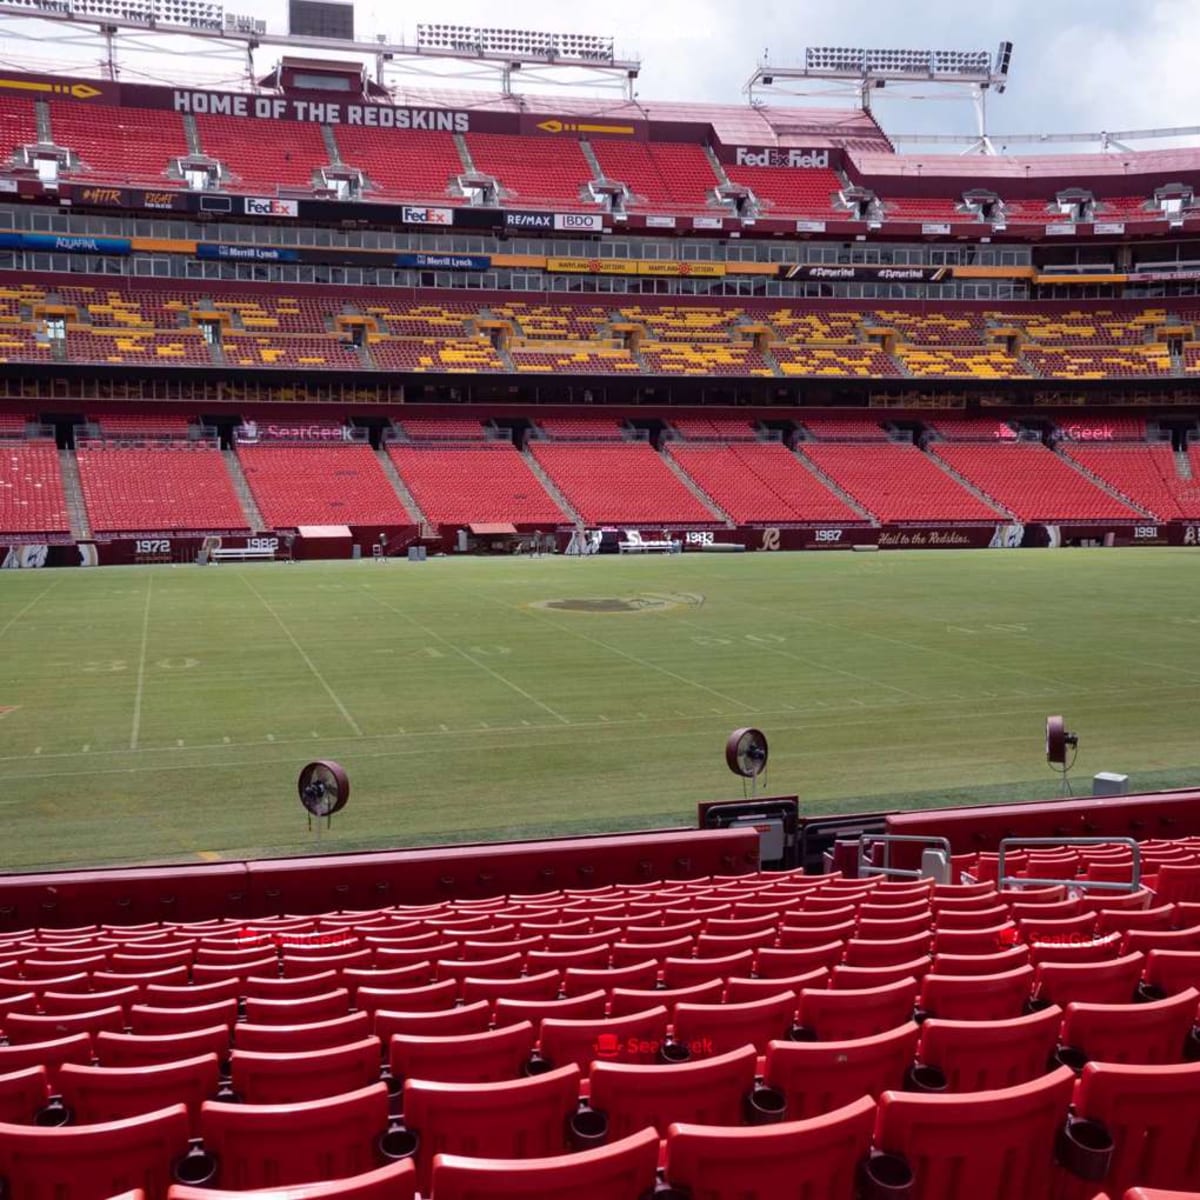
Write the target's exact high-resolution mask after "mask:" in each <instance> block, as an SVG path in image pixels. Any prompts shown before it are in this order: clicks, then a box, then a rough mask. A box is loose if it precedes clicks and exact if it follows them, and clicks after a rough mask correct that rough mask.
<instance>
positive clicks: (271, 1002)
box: [246, 988, 350, 1025]
mask: <svg viewBox="0 0 1200 1200" xmlns="http://www.w3.org/2000/svg"><path fill="white" fill-rule="evenodd" d="M349 1011H350V993H349V992H348V991H346V989H345V988H335V989H334V990H333V991H331V992H322V993H321V994H320V995H318V996H299V997H295V998H293V999H263V998H262V997H259V996H249V995H248V996H247V997H246V1020H247V1021H248V1022H250V1023H251V1024H254V1025H311V1024H313V1023H314V1022H317V1021H329V1020H332V1019H333V1018H334V1017H344V1016H345V1015H346V1014H347V1013H348V1012H349Z"/></svg>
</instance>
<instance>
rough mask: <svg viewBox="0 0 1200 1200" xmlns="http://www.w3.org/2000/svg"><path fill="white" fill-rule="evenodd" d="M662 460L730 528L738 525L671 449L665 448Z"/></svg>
mask: <svg viewBox="0 0 1200 1200" xmlns="http://www.w3.org/2000/svg"><path fill="white" fill-rule="evenodd" d="M662 460H663V462H665V463H666V464H667V466H668V467H670V468H671V470H672V471H673V472H674V473H675V476H676V478H678V480H679V482H680V483H682V484H683V486H684V487H685V488H687V490H688V491H689V492H691V493H692V495H693V496H695V497H696V499H697V500H699V501H700V503H701V504H704V505H706V506H707V507H709V508H711V509H712V510H713V512H714V513H716V514H717V516H719V517H720V518H721V520H722V521H724V522H725V524H726V526H727V527H728V528H730V529H733V528H735V527H736V525H737V522H736V521H735V520H734V519H733V518H732V517H731V516H730V515H729V514H728V513H727V512H726V511H725V510H724V509H723V508H722V507H721V506H720V505H719V504H718V503H717V502H716V501H715V500H714V499H713V498H712V497H711V496H710V495H709V494H708V493H707V492H706V491H705V490H704V489H703V488H702V487H701V486H700V485H699V484H698V483H697V482H696V481H695V480H694V479H693V478H692V477H691V476H690V475H689V474H688V473H687V472H686V471H685V470H684V469H683V467H682V466H680V464H679V463H678V462H676V461H675V456H674V455H673V454H672V453H671V451H670V449H668V448H664V449H663V452H662Z"/></svg>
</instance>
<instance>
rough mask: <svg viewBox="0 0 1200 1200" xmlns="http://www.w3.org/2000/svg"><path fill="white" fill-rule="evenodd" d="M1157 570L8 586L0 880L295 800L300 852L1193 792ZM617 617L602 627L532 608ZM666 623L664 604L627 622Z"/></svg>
mask: <svg viewBox="0 0 1200 1200" xmlns="http://www.w3.org/2000/svg"><path fill="white" fill-rule="evenodd" d="M1198 567H1200V558H1197V556H1196V555H1195V553H1193V552H1190V551H1186V550H1152V549H1145V550H1132V551H1119V550H1107V551H1092V552H1088V551H1078V552H1049V551H1022V552H1012V551H1008V552H1004V551H997V552H984V551H969V552H948V551H942V552H937V551H932V552H920V551H912V552H904V553H885V554H874V555H858V554H832V553H831V554H791V555H766V554H759V555H744V556H739V557H736V558H735V557H729V556H706V555H685V556H682V557H675V558H621V559H614V558H604V559H592V560H564V559H545V560H520V559H518V560H477V559H461V560H438V561H431V562H429V563H426V564H424V565H412V564H408V563H401V562H396V563H391V564H388V565H387V566H379V565H377V564H373V563H370V562H361V563H338V564H333V563H331V564H310V565H297V566H282V565H268V566H264V565H261V564H260V565H247V566H232V565H225V566H221V567H218V568H214V569H199V568H195V567H175V568H172V567H161V568H159V567H146V568H113V569H102V570H92V571H84V570H76V571H54V572H50V571H47V572H32V571H31V572H5V573H4V575H3V577H2V578H0V712H4V710H5V709H7V710H8V711H7V712H4V715H3V716H0V766H2V768H3V778H4V781H5V786H4V789H3V792H2V793H0V804H2V806H3V807H2V811H0V816H2V818H3V823H4V824H3V828H4V837H3V840H2V841H0V867H4V868H22V869H34V868H37V867H40V866H62V865H84V864H97V863H113V862H144V861H170V860H178V859H192V860H195V858H196V857H197V856H199V857H201V858H227V857H235V856H244V855H254V854H262V853H302V852H306V851H309V850H311V849H312V848H313V840H312V836H311V835H310V834H309V833H308V832H307V829H306V824H305V820H304V817H303V813H302V812H301V809H300V807H299V803H298V801H297V799H296V795H295V790H294V786H295V785H294V781H295V777H296V774H297V771H298V769H299V767H300V766H301V765H302V764H303V763H304V762H305V761H307V760H308V759H309V758H313V757H318V756H321V757H332V758H336V759H338V760H340V761H341V762H343V763H344V764H345V766H346V767H347V769H348V771H349V772H350V775H351V778H352V781H353V786H354V794H353V797H352V799H351V802H350V805H349V807H348V809H347V810H346V812H345V813H343V814H342V815H340V816H339V817H338V818H336V820H335V824H334V829H333V833H332V836H330V837H327V838H326V840H325V842H324V848H325V849H335V848H336V849H348V848H359V847H375V846H387V845H391V846H397V845H414V844H420V843H427V842H434V841H470V840H484V839H493V838H504V837H517V836H533V835H542V834H565V833H572V832H581V831H589V832H591V831H597V830H612V829H621V828H639V827H647V826H653V825H655V824H662V823H672V824H677V823H688V822H690V821H691V820H692V818H693V814H694V805H695V803H696V801H697V800H701V799H713V798H721V797H730V796H733V795H739V794H740V785H739V784H738V783H737V782H736V781H735V780H734V778H733V777H732V776H731V775H729V774H728V772H727V771H726V769H725V766H724V762H723V758H722V746H723V743H724V739H725V736H726V735H727V733H728V732H729V730H730V729H732V728H734V727H735V726H737V725H743V724H754V725H758V726H761V727H762V728H763V729H764V730H765V731H766V732H767V734H768V736H769V738H770V740H771V750H772V757H771V772H770V780H769V786H770V788H771V790H772V791H773V792H776V793H780V794H782V793H789V792H798V793H799V794H800V795H801V797H802V798H803V801H804V803H805V805H806V806H807V807H808V808H809V809H819V810H827V811H839V810H843V811H846V810H850V809H875V808H886V807H917V806H923V805H929V804H944V803H951V802H976V801H982V800H989V801H998V800H1004V799H1018V798H1032V797H1046V796H1050V795H1053V794H1054V792H1055V788H1056V783H1057V781H1056V779H1055V777H1054V776H1053V775H1052V774H1051V773H1050V771H1049V770H1048V768H1047V767H1046V764H1045V762H1044V760H1043V756H1042V726H1043V721H1044V718H1045V715H1046V714H1047V713H1050V712H1059V711H1062V712H1064V713H1065V714H1066V716H1067V718H1068V725H1069V727H1071V728H1075V729H1077V730H1078V731H1079V732H1080V735H1081V739H1082V741H1081V748H1080V754H1079V762H1078V767H1077V770H1076V778H1077V781H1078V787H1081V788H1086V787H1087V785H1088V780H1089V777H1090V775H1091V774H1092V773H1093V772H1094V771H1096V770H1106V769H1109V770H1122V771H1127V772H1128V773H1129V774H1130V775H1131V776H1132V782H1133V783H1134V784H1135V785H1137V786H1139V787H1145V788H1149V787H1155V786H1174V785H1177V784H1182V783H1192V782H1196V781H1198V780H1200V750H1198V748H1197V746H1196V739H1195V730H1196V721H1195V708H1196V702H1197V700H1198V699H1200V657H1197V655H1196V647H1197V645H1198V644H1200V600H1198V599H1197V597H1198V596H1200V589H1198V587H1197V579H1198V576H1197V568H1198ZM616 597H626V598H631V597H636V598H642V599H641V600H640V601H639V603H647V604H649V605H650V606H651V607H648V608H644V609H642V610H641V611H632V612H615V613H614V612H594V611H569V610H563V609H561V608H554V607H540V606H539V605H541V604H542V603H543V602H545V601H553V600H562V599H566V600H578V599H580V598H585V599H589V598H590V599H592V600H595V599H597V598H616ZM658 605H663V606H664V607H655V606H658Z"/></svg>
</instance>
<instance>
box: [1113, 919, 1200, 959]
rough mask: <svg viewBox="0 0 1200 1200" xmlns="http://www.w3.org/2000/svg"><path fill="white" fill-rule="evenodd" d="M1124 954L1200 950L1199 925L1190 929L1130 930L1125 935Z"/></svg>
mask: <svg viewBox="0 0 1200 1200" xmlns="http://www.w3.org/2000/svg"><path fill="white" fill-rule="evenodd" d="M1124 949H1125V953H1126V954H1132V953H1134V952H1135V951H1138V950H1141V951H1143V952H1145V951H1150V950H1200V925H1195V926H1193V927H1192V928H1190V929H1131V930H1130V931H1129V932H1128V933H1127V934H1126V935H1125V941H1124Z"/></svg>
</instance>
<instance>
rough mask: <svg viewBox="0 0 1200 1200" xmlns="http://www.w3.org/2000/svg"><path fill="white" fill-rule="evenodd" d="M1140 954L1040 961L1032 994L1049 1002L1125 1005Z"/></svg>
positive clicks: (1134, 981) (1131, 992)
mask: <svg viewBox="0 0 1200 1200" xmlns="http://www.w3.org/2000/svg"><path fill="white" fill-rule="evenodd" d="M1144 961H1145V960H1144V957H1143V956H1142V955H1141V954H1127V955H1125V956H1124V957H1123V958H1114V959H1112V960H1110V961H1108V962H1098V963H1055V962H1049V963H1042V964H1041V965H1040V966H1039V967H1038V968H1037V977H1036V979H1035V981H1034V997H1035V998H1036V999H1038V1000H1043V1001H1046V1000H1048V1001H1050V1003H1052V1004H1057V1005H1059V1006H1060V1007H1061V1006H1062V1005H1066V1004H1070V1003H1072V1002H1073V1001H1080V1002H1081V1003H1087V1004H1128V1003H1130V1002H1131V1001H1132V1000H1133V999H1134V991H1135V990H1136V988H1137V984H1138V979H1139V977H1140V976H1141V973H1142V967H1143V964H1144Z"/></svg>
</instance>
